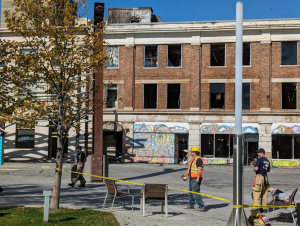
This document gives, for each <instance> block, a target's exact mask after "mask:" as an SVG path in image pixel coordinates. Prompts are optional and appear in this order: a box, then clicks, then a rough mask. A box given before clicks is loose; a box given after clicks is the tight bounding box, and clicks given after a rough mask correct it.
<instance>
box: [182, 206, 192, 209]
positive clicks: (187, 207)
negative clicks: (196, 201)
mask: <svg viewBox="0 0 300 226" xmlns="http://www.w3.org/2000/svg"><path fill="white" fill-rule="evenodd" d="M184 208H185V209H194V207H193V206H190V205H187V206H185V207H184Z"/></svg>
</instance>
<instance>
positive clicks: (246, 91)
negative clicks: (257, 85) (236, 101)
mask: <svg viewBox="0 0 300 226" xmlns="http://www.w3.org/2000/svg"><path fill="white" fill-rule="evenodd" d="M242 98H243V100H242V101H243V103H242V108H243V110H250V83H243V97H242Z"/></svg>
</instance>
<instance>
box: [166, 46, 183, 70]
mask: <svg viewBox="0 0 300 226" xmlns="http://www.w3.org/2000/svg"><path fill="white" fill-rule="evenodd" d="M168 67H181V45H168Z"/></svg>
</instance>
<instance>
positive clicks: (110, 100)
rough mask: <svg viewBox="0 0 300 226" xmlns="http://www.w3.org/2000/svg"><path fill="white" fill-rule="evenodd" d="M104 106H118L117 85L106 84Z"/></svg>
mask: <svg viewBox="0 0 300 226" xmlns="http://www.w3.org/2000/svg"><path fill="white" fill-rule="evenodd" d="M105 105H106V108H118V85H117V84H107V85H106V100H105Z"/></svg>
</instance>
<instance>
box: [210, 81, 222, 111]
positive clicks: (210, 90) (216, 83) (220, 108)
mask: <svg viewBox="0 0 300 226" xmlns="http://www.w3.org/2000/svg"><path fill="white" fill-rule="evenodd" d="M212 84H224V108H212V107H211V94H212V93H211V85H212ZM225 94H226V83H223V82H220V83H209V109H210V110H225V107H226V101H225Z"/></svg>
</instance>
